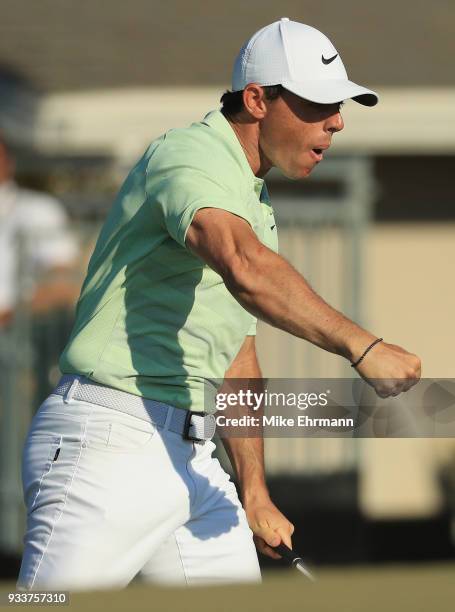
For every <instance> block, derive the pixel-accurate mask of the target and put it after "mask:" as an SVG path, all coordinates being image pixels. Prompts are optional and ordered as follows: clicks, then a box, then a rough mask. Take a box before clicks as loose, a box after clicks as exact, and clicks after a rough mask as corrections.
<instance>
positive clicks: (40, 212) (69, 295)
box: [0, 134, 78, 329]
mask: <svg viewBox="0 0 455 612" xmlns="http://www.w3.org/2000/svg"><path fill="white" fill-rule="evenodd" d="M77 254H78V247H77V243H76V240H75V238H74V236H73V234H72V233H71V232H70V230H69V227H68V219H67V215H66V212H65V210H64V208H63V206H62V205H61V204H60V202H59V201H58V200H57V199H55V198H54V197H53V196H51V195H48V194H46V193H41V192H37V191H31V190H29V189H24V188H22V187H19V185H18V184H17V183H16V181H15V161H14V158H13V155H12V153H11V151H10V148H9V147H8V145H7V142H6V139H5V138H4V137H3V136H2V135H1V134H0V329H1V328H5V327H7V326H9V325H10V324H11V322H12V321H13V318H14V311H15V308H16V306H17V304H18V302H19V301H20V300H21V299H22V297H23V296H21V295H20V286H21V284H22V283H23V281H24V279H23V278H21V275H22V274H23V273H25V274H29V275H30V277H31V278H30V279H26V281H27V282H30V281H32V286H31V287H27V289H28V291H29V297H30V305H31V308H32V311H33V312H35V313H42V312H45V311H48V310H51V309H53V308H55V307H60V306H72V305H73V304H74V302H75V300H76V299H77V294H76V290H75V287H74V285H73V283H71V282H70V280H69V273H71V271H72V270H73V268H74V265H75V261H76V257H77Z"/></svg>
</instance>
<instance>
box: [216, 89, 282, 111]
mask: <svg viewBox="0 0 455 612" xmlns="http://www.w3.org/2000/svg"><path fill="white" fill-rule="evenodd" d="M263 89H264V92H265V97H266V98H267V100H276V98H278V97H279V96H281V94H282V93H283V91H284V87H283V86H282V85H265V86H264V87H263ZM220 102H221V103H222V105H223V106H222V107H221V112H222V113H223V115H237V114H238V113H240V112H241V111H242V110H243V89H242V90H240V91H229V89H228V90H226V91H225V92H224V94H223V95H222V96H221V98H220Z"/></svg>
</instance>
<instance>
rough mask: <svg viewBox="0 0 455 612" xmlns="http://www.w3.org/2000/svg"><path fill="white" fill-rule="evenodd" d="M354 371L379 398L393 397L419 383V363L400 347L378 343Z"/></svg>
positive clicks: (418, 360)
mask: <svg viewBox="0 0 455 612" xmlns="http://www.w3.org/2000/svg"><path fill="white" fill-rule="evenodd" d="M355 369H356V370H357V372H358V373H359V375H360V376H361V377H362V378H363V379H364V380H365V381H366V382H367V383H368V384H369V385H371V386H372V387H373V388H374V390H375V391H376V393H377V395H379V397H382V398H385V397H389V396H392V397H395V396H397V395H399V394H400V393H403V392H404V391H408V390H409V389H410V388H411V387H413V386H414V385H415V384H416V383H417V382H418V381H419V379H420V375H421V362H420V359H419V358H418V357H417V355H413V354H412V353H408V352H407V351H405V350H404V349H403V348H402V347H401V346H397V345H396V344H388V343H387V342H379V343H378V344H376V345H375V346H374V347H373V348H372V349H371V350H370V351H368V353H367V354H366V355H365V357H364V358H363V359H362V361H361V362H360V363H359V365H358V366H357V367H356V368H355Z"/></svg>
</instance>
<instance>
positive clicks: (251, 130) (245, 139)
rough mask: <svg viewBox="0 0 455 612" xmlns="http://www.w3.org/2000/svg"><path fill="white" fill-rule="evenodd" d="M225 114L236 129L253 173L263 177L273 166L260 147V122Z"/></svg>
mask: <svg viewBox="0 0 455 612" xmlns="http://www.w3.org/2000/svg"><path fill="white" fill-rule="evenodd" d="M224 116H225V118H226V119H227V121H228V122H229V125H230V126H231V128H232V129H233V130H234V132H235V135H236V136H237V138H238V140H239V142H240V146H241V147H242V149H243V152H244V153H245V156H246V158H247V160H248V163H249V165H250V168H251V170H252V171H253V174H254V175H255V176H257V177H259V178H263V177H264V176H265V175H266V174H267V172H268V171H269V170H270V168H271V167H272V164H271V162H270V161H269V160H268V159H267V158H266V157H265V155H264V154H263V153H262V152H261V150H260V147H259V124H258V123H251V122H248V121H242V119H239V118H237V117H236V118H235V120H234V119H232V118H231V117H229V116H227V115H224Z"/></svg>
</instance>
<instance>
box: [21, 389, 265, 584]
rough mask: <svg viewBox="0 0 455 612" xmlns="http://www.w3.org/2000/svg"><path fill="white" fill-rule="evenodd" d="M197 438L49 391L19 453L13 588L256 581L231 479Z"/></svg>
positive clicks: (210, 448)
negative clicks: (20, 509) (20, 532)
mask: <svg viewBox="0 0 455 612" xmlns="http://www.w3.org/2000/svg"><path fill="white" fill-rule="evenodd" d="M214 448H215V444H214V443H213V442H211V441H207V442H206V443H205V444H197V443H194V442H191V441H188V440H184V439H182V437H181V435H179V434H177V433H174V432H171V431H169V430H167V429H161V428H155V426H154V425H153V423H152V422H148V421H145V420H142V419H139V418H137V417H134V416H131V415H128V414H126V413H123V412H120V411H118V410H114V409H111V408H105V407H102V406H98V405H96V404H92V403H89V402H81V401H78V400H75V399H71V398H69V397H68V396H67V397H65V398H64V397H62V396H59V395H50V396H49V397H48V398H47V400H46V401H45V402H44V403H43V404H42V405H41V406H40V408H39V410H38V412H37V413H36V414H35V416H34V418H33V420H32V423H31V426H30V430H29V432H28V436H27V439H26V441H25V444H24V449H23V457H22V485H23V492H24V500H25V505H26V508H27V529H26V533H25V536H24V553H23V558H22V565H21V569H20V573H19V577H18V581H17V588H18V589H20V590H40V589H41V590H42V589H48V590H49V589H55V590H85V589H104V588H123V587H125V586H126V585H127V584H128V583H129V582H130V581H131V580H132V579H133V578H134V577H135V576H136V575H138V574H139V575H140V577H141V578H142V579H144V580H147V581H150V582H156V583H160V584H174V585H177V584H180V585H193V584H209V583H211V584H213V583H223V582H224V583H226V582H260V581H261V574H260V569H259V564H258V559H257V554H256V549H255V546H254V543H253V539H252V532H251V530H250V528H249V526H248V523H247V520H246V516H245V512H244V510H243V508H242V506H241V503H240V501H239V499H238V497H237V492H236V489H235V486H234V484H233V483H232V481H231V480H230V479H229V475H228V474H227V473H226V472H225V471H224V470H223V469H222V467H221V465H220V463H219V462H218V460H217V459H215V458H214V457H212V452H213V450H214Z"/></svg>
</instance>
